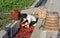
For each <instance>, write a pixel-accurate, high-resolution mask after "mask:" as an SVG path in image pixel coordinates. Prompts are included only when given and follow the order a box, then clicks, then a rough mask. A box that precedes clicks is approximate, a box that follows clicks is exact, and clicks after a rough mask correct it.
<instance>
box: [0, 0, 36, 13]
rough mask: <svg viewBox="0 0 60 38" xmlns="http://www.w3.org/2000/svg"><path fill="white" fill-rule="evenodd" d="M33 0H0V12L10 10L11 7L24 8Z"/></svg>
mask: <svg viewBox="0 0 60 38" xmlns="http://www.w3.org/2000/svg"><path fill="white" fill-rule="evenodd" d="M34 1H35V0H0V12H10V10H12V9H19V10H22V9H25V8H28V7H29V6H31V5H32V4H33V3H34Z"/></svg>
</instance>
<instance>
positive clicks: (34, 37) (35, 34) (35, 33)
mask: <svg viewBox="0 0 60 38" xmlns="http://www.w3.org/2000/svg"><path fill="white" fill-rule="evenodd" d="M42 22H43V19H39V20H38V22H37V24H36V26H35V28H34V31H33V33H32V35H31V38H39V37H40V30H39V27H40V26H41V25H42Z"/></svg>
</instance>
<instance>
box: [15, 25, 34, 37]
mask: <svg viewBox="0 0 60 38" xmlns="http://www.w3.org/2000/svg"><path fill="white" fill-rule="evenodd" d="M33 29H34V26H30V27H29V28H21V29H20V30H19V31H18V33H17V34H16V37H15V38H30V37H31V34H32V32H33Z"/></svg>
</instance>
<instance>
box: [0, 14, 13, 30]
mask: <svg viewBox="0 0 60 38" xmlns="http://www.w3.org/2000/svg"><path fill="white" fill-rule="evenodd" d="M11 21H12V20H11V15H10V14H0V30H1V29H4V28H5V26H6V25H8V24H9V23H10V22H11Z"/></svg>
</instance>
